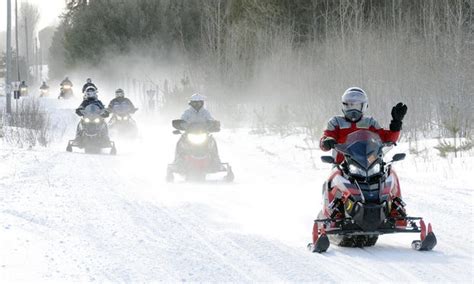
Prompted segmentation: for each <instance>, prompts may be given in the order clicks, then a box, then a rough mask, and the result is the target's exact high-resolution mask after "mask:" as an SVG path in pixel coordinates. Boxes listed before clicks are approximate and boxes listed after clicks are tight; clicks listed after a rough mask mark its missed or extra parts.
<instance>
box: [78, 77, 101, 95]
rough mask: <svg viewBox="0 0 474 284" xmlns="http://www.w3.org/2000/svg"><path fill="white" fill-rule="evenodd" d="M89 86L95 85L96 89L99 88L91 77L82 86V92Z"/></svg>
mask: <svg viewBox="0 0 474 284" xmlns="http://www.w3.org/2000/svg"><path fill="white" fill-rule="evenodd" d="M89 87H93V88H94V89H95V90H96V91H97V90H98V89H97V86H96V85H95V84H94V83H92V79H91V78H87V79H86V83H85V84H84V86H82V93H84V92H85V91H86V90H87V88H89Z"/></svg>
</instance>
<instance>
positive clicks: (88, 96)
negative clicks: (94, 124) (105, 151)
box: [76, 87, 109, 140]
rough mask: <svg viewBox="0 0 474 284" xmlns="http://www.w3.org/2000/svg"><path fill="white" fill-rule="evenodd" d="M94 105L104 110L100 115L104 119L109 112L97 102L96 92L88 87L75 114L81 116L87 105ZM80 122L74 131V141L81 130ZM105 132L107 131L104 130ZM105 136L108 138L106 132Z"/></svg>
mask: <svg viewBox="0 0 474 284" xmlns="http://www.w3.org/2000/svg"><path fill="white" fill-rule="evenodd" d="M92 104H95V105H96V106H98V107H99V108H100V109H102V110H104V112H103V113H102V115H101V116H102V117H104V118H106V117H108V116H109V112H108V111H107V110H106V109H105V106H104V104H103V103H102V102H101V101H100V100H99V98H98V97H97V90H96V89H95V88H94V87H89V88H87V90H86V92H85V94H84V100H83V101H82V103H81V105H80V106H79V107H78V108H77V109H76V114H77V115H78V116H83V113H82V112H83V111H84V109H85V108H86V107H87V106H88V105H92ZM80 124H81V123H80V122H79V124H78V125H77V130H76V140H77V138H79V137H80V136H81V130H80ZM106 130H107V129H106ZM105 135H106V136H107V137H108V133H107V132H106V133H105Z"/></svg>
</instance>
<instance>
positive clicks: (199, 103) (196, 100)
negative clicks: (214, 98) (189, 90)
mask: <svg viewBox="0 0 474 284" xmlns="http://www.w3.org/2000/svg"><path fill="white" fill-rule="evenodd" d="M205 100H206V97H205V96H203V95H201V94H198V93H196V94H193V95H192V96H191V97H190V98H189V105H190V106H191V107H193V108H194V109H195V110H196V111H199V110H200V109H201V108H202V107H203V106H204V101H205Z"/></svg>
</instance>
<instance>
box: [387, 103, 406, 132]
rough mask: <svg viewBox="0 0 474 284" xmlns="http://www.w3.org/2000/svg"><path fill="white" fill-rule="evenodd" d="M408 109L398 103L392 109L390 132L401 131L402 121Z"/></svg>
mask: <svg viewBox="0 0 474 284" xmlns="http://www.w3.org/2000/svg"><path fill="white" fill-rule="evenodd" d="M407 110H408V107H407V106H406V105H405V104H403V103H398V104H397V105H396V106H394V107H393V108H392V121H391V122H390V130H391V131H400V130H402V120H403V118H404V117H405V115H406V114H407Z"/></svg>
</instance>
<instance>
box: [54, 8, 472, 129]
mask: <svg viewBox="0 0 474 284" xmlns="http://www.w3.org/2000/svg"><path fill="white" fill-rule="evenodd" d="M471 5H472V1H469V0H436V1H434V0H422V1H412V0H383V1H380V0H280V1H273V0H89V1H84V0H73V1H70V2H69V4H68V8H67V11H66V13H65V14H64V15H63V16H62V23H61V25H60V26H59V27H58V29H57V31H56V34H55V36H54V39H53V45H52V47H51V50H50V52H51V54H53V55H54V60H53V59H52V60H51V61H54V62H51V69H52V70H51V72H52V74H53V75H56V76H58V77H60V76H62V75H63V74H64V72H65V70H71V69H74V68H79V67H84V66H85V65H86V66H95V67H94V68H100V67H101V66H104V65H107V63H108V62H110V61H111V58H115V57H116V56H122V57H127V56H131V54H133V56H137V54H138V55H140V56H142V57H144V58H148V59H149V60H148V61H147V62H148V63H149V64H150V65H151V66H149V67H148V69H150V70H151V71H150V72H151V73H150V74H151V75H150V76H153V65H155V66H157V65H167V64H170V65H172V64H175V65H176V66H179V68H181V69H182V72H186V73H187V74H189V77H190V79H191V85H193V86H194V89H195V90H198V91H205V92H206V93H207V94H208V95H210V96H212V97H213V99H214V101H215V104H216V106H217V105H219V106H221V107H220V109H221V110H223V112H224V110H225V113H226V114H228V115H234V117H236V115H239V116H246V117H247V118H249V117H255V116H256V115H254V114H255V113H256V112H262V110H261V108H258V110H255V109H249V110H247V111H246V112H245V114H242V113H241V112H242V111H241V106H239V105H238V104H244V103H252V105H255V104H259V105H263V106H265V107H266V108H264V109H265V110H264V112H267V113H269V114H268V116H270V117H271V116H274V117H279V115H280V113H281V109H282V107H283V109H285V106H287V105H288V106H290V107H289V112H291V114H289V115H288V117H289V119H290V120H291V121H293V122H294V123H296V124H300V125H301V124H306V125H308V124H315V125H313V127H315V128H318V130H319V129H320V128H322V127H323V126H324V124H323V123H322V121H325V120H326V119H327V118H328V117H329V116H330V115H332V114H334V113H335V112H339V111H340V109H339V107H340V106H339V98H340V95H341V93H342V92H343V91H344V89H346V88H347V87H349V86H353V85H358V86H361V87H363V88H364V89H366V90H367V92H368V94H369V96H370V105H369V109H370V112H371V113H372V114H373V115H374V116H377V117H381V120H382V122H387V120H388V119H389V118H388V117H387V116H388V115H387V114H388V112H389V107H390V106H391V105H392V104H393V103H395V102H397V101H398V100H403V101H405V102H406V103H407V104H409V107H410V112H409V115H408V116H407V123H406V129H407V130H410V131H412V132H413V133H412V134H413V135H415V136H416V135H419V133H422V134H426V135H431V134H432V133H433V132H434V133H435V134H437V135H438V134H439V135H441V134H443V131H446V127H444V126H443V125H446V124H449V123H453V122H452V120H456V122H455V123H456V124H459V125H461V129H462V130H460V132H462V134H461V135H463V136H469V135H471V134H472V127H473V126H472V125H473V115H472V111H471V110H470V109H469V106H472V105H473V95H472V94H473V92H474V79H473V76H472V74H474V39H473V31H474V22H473V12H472V10H473V9H472V6H471ZM51 57H53V56H51ZM165 63H166V64H165ZM118 68H119V69H121V70H122V71H121V72H122V73H124V72H125V73H127V72H128V71H127V70H128V69H127V68H128V66H120V67H118ZM143 68H145V69H146V68H147V67H146V66H145V67H143ZM130 76H134V75H133V74H130ZM157 76H158V75H157ZM226 104H227V105H226ZM216 108H217V107H216ZM448 109H450V110H455V111H456V112H457V113H463V114H464V115H463V116H461V117H456V118H452V117H448V116H447V115H446V113H447V110H448ZM260 116H261V115H260ZM280 117H281V115H280ZM384 120H385V121H384ZM314 121H316V122H317V123H315V122H314ZM316 124H317V125H316Z"/></svg>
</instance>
